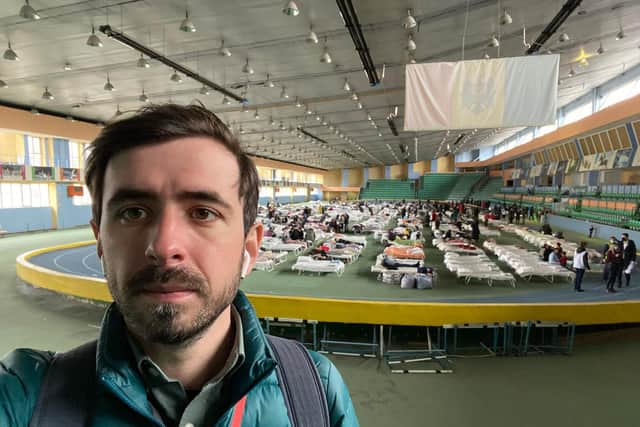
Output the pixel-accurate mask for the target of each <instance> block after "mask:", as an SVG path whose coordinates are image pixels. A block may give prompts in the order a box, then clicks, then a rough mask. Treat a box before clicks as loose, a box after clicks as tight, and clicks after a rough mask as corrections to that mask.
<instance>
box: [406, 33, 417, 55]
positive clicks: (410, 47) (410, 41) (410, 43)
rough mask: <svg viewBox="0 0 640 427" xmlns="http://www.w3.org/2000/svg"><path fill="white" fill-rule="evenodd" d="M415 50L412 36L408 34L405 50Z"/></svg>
mask: <svg viewBox="0 0 640 427" xmlns="http://www.w3.org/2000/svg"><path fill="white" fill-rule="evenodd" d="M416 48H417V46H416V42H415V41H414V40H413V34H409V38H408V39H407V50H408V51H409V52H413V51H415V50H416Z"/></svg>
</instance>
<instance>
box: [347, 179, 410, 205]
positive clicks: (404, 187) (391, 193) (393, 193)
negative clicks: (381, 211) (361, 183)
mask: <svg viewBox="0 0 640 427" xmlns="http://www.w3.org/2000/svg"><path fill="white" fill-rule="evenodd" d="M360 198H361V199H382V200H389V199H395V200H402V199H415V198H416V191H415V188H414V184H413V181H411V180H401V179H370V180H369V181H367V186H366V187H364V188H362V189H361V190H360Z"/></svg>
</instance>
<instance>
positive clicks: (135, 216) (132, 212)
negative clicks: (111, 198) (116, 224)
mask: <svg viewBox="0 0 640 427" xmlns="http://www.w3.org/2000/svg"><path fill="white" fill-rule="evenodd" d="M146 217H147V212H146V211H145V210H144V209H142V208H126V209H123V210H122V211H120V218H121V219H122V220H123V221H126V222H135V221H141V220H143V219H145V218H146Z"/></svg>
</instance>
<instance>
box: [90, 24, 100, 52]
mask: <svg viewBox="0 0 640 427" xmlns="http://www.w3.org/2000/svg"><path fill="white" fill-rule="evenodd" d="M87 46H91V47H102V40H100V37H98V36H97V35H96V28H95V27H94V26H93V25H92V26H91V34H90V35H89V38H87Z"/></svg>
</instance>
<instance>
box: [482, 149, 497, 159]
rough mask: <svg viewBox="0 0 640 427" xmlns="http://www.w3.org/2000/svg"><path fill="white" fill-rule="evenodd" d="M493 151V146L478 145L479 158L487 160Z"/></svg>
mask: <svg viewBox="0 0 640 427" xmlns="http://www.w3.org/2000/svg"><path fill="white" fill-rule="evenodd" d="M494 152H495V147H494V146H491V147H480V160H487V159H489V158H491V157H493V153H494Z"/></svg>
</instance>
